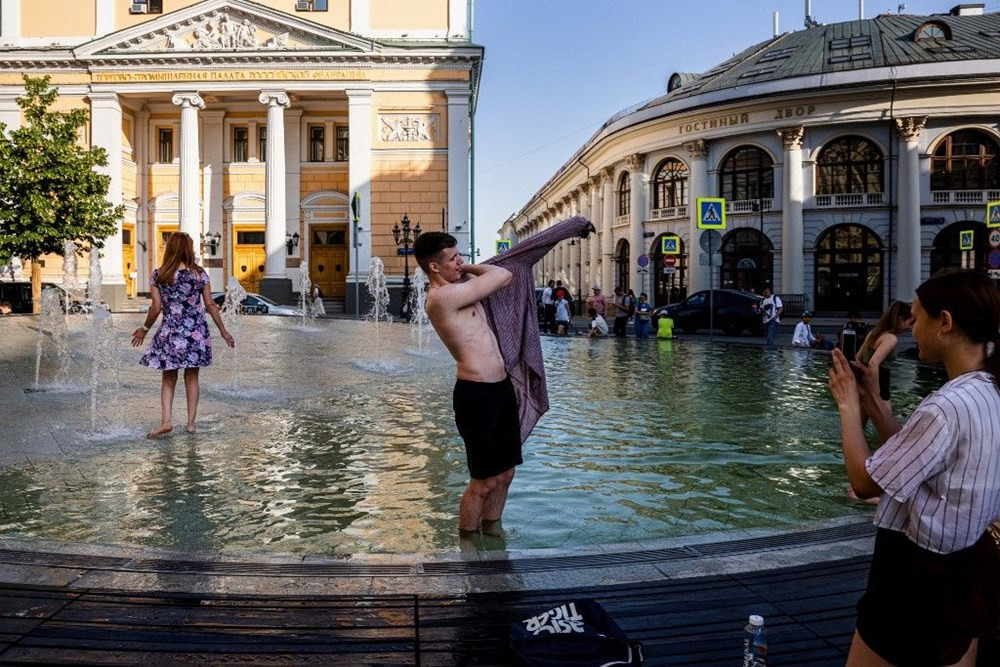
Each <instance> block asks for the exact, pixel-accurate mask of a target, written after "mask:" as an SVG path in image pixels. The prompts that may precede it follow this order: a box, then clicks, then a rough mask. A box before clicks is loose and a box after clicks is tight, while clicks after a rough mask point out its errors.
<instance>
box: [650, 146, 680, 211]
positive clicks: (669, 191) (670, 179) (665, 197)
mask: <svg viewBox="0 0 1000 667" xmlns="http://www.w3.org/2000/svg"><path fill="white" fill-rule="evenodd" d="M687 187H688V168H687V165H686V164H684V163H683V162H681V161H680V160H678V159H677V158H672V157H671V158H667V159H666V160H664V161H663V162H661V163H660V166H658V167H657V168H656V173H655V175H654V176H653V208H674V207H675V206H687V203H688V202H687Z"/></svg>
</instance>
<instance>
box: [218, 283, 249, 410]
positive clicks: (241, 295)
mask: <svg viewBox="0 0 1000 667" xmlns="http://www.w3.org/2000/svg"><path fill="white" fill-rule="evenodd" d="M245 298H247V291H246V290H245V289H243V285H241V284H240V281H239V280H237V279H236V277H235V276H229V284H228V285H227V287H226V298H225V300H224V301H223V302H222V321H223V322H225V324H226V329H228V330H229V333H231V334H232V335H233V338H236V339H237V340H239V331H240V327H241V326H242V325H243V308H242V304H243V299H245ZM239 350H240V348H239V345H237V346H236V347H234V348H233V377H232V384H231V389H233V390H234V391H235V389H236V369H237V368H239V359H238V357H239Z"/></svg>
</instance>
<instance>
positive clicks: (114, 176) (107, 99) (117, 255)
mask: <svg viewBox="0 0 1000 667" xmlns="http://www.w3.org/2000/svg"><path fill="white" fill-rule="evenodd" d="M89 99H90V113H91V144H92V145H94V146H100V147H101V148H103V149H104V150H105V151H107V154H108V166H106V167H98V169H97V171H99V172H100V173H102V174H105V175H106V176H107V177H108V178H109V179H110V182H109V183H108V203H109V204H111V205H112V206H121V204H122V107H121V104H120V103H119V102H118V95H116V94H114V93H97V94H91V95H90V96H89ZM101 273H102V274H103V281H104V282H103V284H104V287H105V291H104V299H105V301H107V302H108V303H109V304H110V305H111V307H112V309H114V308H117V307H121V305H122V302H123V301H124V298H125V276H124V275H123V272H122V221H121V220H119V221H118V227H117V230H116V231H115V233H114V234H112V235H111V236H109V237H108V238H106V239H105V240H104V248H103V249H102V250H101ZM109 287H110V288H111V289H110V290H109V289H107V288H109Z"/></svg>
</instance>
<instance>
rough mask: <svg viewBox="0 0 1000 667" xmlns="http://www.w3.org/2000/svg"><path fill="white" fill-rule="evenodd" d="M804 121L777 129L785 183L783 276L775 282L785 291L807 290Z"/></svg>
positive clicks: (782, 244) (782, 248)
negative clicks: (780, 144)
mask: <svg viewBox="0 0 1000 667" xmlns="http://www.w3.org/2000/svg"><path fill="white" fill-rule="evenodd" d="M804 134H805V128H804V127H803V126H801V125H797V126H794V127H787V128H782V129H780V130H778V136H780V137H781V143H782V145H783V146H784V149H785V154H784V160H783V162H784V169H783V176H784V183H783V184H782V185H783V187H782V190H784V192H783V193H782V201H781V277H780V282H778V281H775V282H776V283H777V284H776V285H775V286H774V287H775V289H777V290H778V291H780V292H783V293H785V294H803V293H805V270H804V268H803V267H804V258H803V251H802V243H803V228H802V208H803V203H804V201H805V196H804V192H803V187H802V138H803V136H804Z"/></svg>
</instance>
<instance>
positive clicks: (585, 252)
mask: <svg viewBox="0 0 1000 667" xmlns="http://www.w3.org/2000/svg"><path fill="white" fill-rule="evenodd" d="M579 211H580V215H582V216H583V217H585V218H586V219H587V220H591V221H592V218H593V217H594V216H593V214H592V213H591V209H590V181H589V180H588V181H585V182H584V183H583V185H582V186H580V204H579ZM593 239H594V237H593V236H588V237H587V238H585V239H580V240H579V241H577V243H579V244H580V276H581V277H580V282H581V285H580V289H581V290H582V292H580V298H581V299H585V298H586V297H587V294H588V293H589V292H590V286H591V285H593V284H594V281H593V279H592V278H591V276H590V271H591V267H590V246H591V245H593V243H592V241H593ZM584 315H586V313H584Z"/></svg>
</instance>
